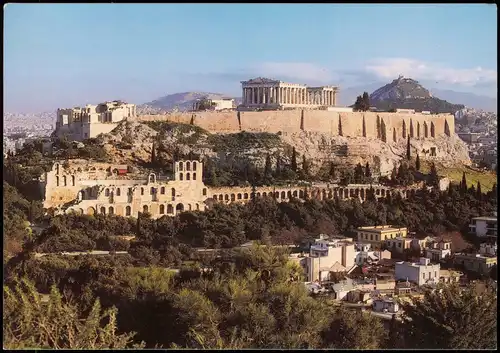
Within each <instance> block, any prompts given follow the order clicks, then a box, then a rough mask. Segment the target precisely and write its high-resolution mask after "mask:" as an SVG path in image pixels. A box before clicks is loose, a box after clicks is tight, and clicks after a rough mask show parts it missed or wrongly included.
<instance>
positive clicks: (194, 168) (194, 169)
mask: <svg viewBox="0 0 500 353" xmlns="http://www.w3.org/2000/svg"><path fill="white" fill-rule="evenodd" d="M193 171H196V162H193ZM193 179H194V178H193Z"/></svg>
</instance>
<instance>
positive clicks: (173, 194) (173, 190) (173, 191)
mask: <svg viewBox="0 0 500 353" xmlns="http://www.w3.org/2000/svg"><path fill="white" fill-rule="evenodd" d="M172 197H175V189H174V188H172Z"/></svg>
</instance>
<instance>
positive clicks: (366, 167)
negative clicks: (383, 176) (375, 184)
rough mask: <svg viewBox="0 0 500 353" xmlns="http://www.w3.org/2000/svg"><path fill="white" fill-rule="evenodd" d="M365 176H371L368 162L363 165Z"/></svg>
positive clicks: (368, 177)
mask: <svg viewBox="0 0 500 353" xmlns="http://www.w3.org/2000/svg"><path fill="white" fill-rule="evenodd" d="M365 177H366V178H367V179H370V178H371V177H372V171H371V169H370V164H369V163H368V162H366V165H365Z"/></svg>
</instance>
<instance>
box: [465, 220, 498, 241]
mask: <svg viewBox="0 0 500 353" xmlns="http://www.w3.org/2000/svg"><path fill="white" fill-rule="evenodd" d="M469 229H470V232H471V233H474V234H475V235H477V236H478V237H487V236H493V237H496V236H497V217H496V216H495V217H474V218H472V222H471V224H470V225H469Z"/></svg>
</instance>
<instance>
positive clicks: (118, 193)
mask: <svg viewBox="0 0 500 353" xmlns="http://www.w3.org/2000/svg"><path fill="white" fill-rule="evenodd" d="M120 195H121V190H120V188H117V189H116V196H120Z"/></svg>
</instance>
